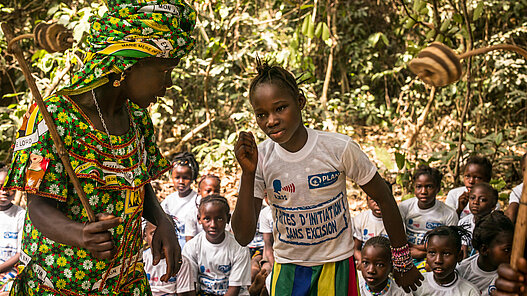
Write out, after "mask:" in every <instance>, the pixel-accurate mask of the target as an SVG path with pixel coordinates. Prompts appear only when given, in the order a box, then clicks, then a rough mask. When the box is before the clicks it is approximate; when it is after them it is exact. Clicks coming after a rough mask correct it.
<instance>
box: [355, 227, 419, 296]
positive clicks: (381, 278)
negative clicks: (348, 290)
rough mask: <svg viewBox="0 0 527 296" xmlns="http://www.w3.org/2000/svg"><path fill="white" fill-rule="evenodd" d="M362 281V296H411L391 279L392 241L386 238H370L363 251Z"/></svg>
mask: <svg viewBox="0 0 527 296" xmlns="http://www.w3.org/2000/svg"><path fill="white" fill-rule="evenodd" d="M361 253H362V254H361V261H360V267H361V268H360V269H361V272H362V278H361V279H360V281H359V282H360V294H361V296H374V295H375V296H378V295H383V296H405V295H411V294H408V293H406V292H404V290H403V289H402V288H401V287H399V286H398V285H397V284H396V283H395V282H394V280H393V279H392V278H391V276H390V273H391V272H392V268H393V266H392V252H391V249H390V240H389V239H388V238H386V237H384V236H375V237H372V238H369V239H368V240H367V241H366V243H365V244H364V247H363V248H362V251H361Z"/></svg>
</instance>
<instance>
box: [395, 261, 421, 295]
mask: <svg viewBox="0 0 527 296" xmlns="http://www.w3.org/2000/svg"><path fill="white" fill-rule="evenodd" d="M393 276H394V278H395V282H396V283H397V285H399V286H401V287H402V288H403V289H404V291H405V292H406V293H410V292H411V291H410V289H411V290H412V291H415V290H417V287H419V286H421V281H422V280H423V279H424V277H423V275H422V274H421V273H420V272H419V271H418V270H417V268H415V266H413V267H412V269H410V270H409V271H407V272H405V273H399V272H395V271H394V273H393Z"/></svg>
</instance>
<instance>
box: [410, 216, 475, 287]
mask: <svg viewBox="0 0 527 296" xmlns="http://www.w3.org/2000/svg"><path fill="white" fill-rule="evenodd" d="M468 237H470V234H469V233H468V231H466V230H465V229H464V228H463V227H459V226H439V227H437V228H435V229H433V230H431V231H429V232H427V233H426V236H425V245H426V264H427V266H429V267H430V269H431V270H432V271H431V272H426V273H425V274H424V276H425V280H424V282H423V284H422V285H421V286H420V287H419V288H417V291H415V292H414V293H413V294H414V295H417V296H452V295H463V296H476V295H479V290H478V289H477V288H476V286H474V285H473V284H471V283H470V282H469V281H467V280H466V279H464V278H462V277H461V276H460V275H459V274H458V272H457V271H456V264H457V263H458V262H460V261H461V259H462V258H463V257H462V256H463V253H462V251H461V242H462V240H463V239H466V238H468Z"/></svg>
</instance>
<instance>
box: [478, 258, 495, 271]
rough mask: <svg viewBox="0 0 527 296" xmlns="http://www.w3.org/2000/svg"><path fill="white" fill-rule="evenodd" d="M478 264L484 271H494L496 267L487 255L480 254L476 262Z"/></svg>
mask: <svg viewBox="0 0 527 296" xmlns="http://www.w3.org/2000/svg"><path fill="white" fill-rule="evenodd" d="M476 263H477V264H478V267H479V268H480V269H481V270H483V271H486V272H490V271H496V270H497V269H498V267H497V266H494V265H493V264H492V263H491V262H490V260H489V257H487V256H482V255H481V254H480V255H479V256H478V261H477V262H476Z"/></svg>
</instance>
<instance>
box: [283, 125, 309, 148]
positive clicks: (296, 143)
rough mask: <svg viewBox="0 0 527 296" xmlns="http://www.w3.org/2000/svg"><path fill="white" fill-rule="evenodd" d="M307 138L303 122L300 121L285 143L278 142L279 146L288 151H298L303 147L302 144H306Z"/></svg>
mask: <svg viewBox="0 0 527 296" xmlns="http://www.w3.org/2000/svg"><path fill="white" fill-rule="evenodd" d="M307 138H308V135H307V129H306V127H305V126H304V123H303V122H300V125H299V126H298V128H297V130H296V131H295V133H294V134H293V136H292V137H291V139H290V140H289V141H288V142H287V143H283V144H280V146H281V147H282V148H284V149H285V150H287V151H289V152H292V153H294V152H298V151H300V150H301V149H302V148H304V145H306V143H307Z"/></svg>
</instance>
